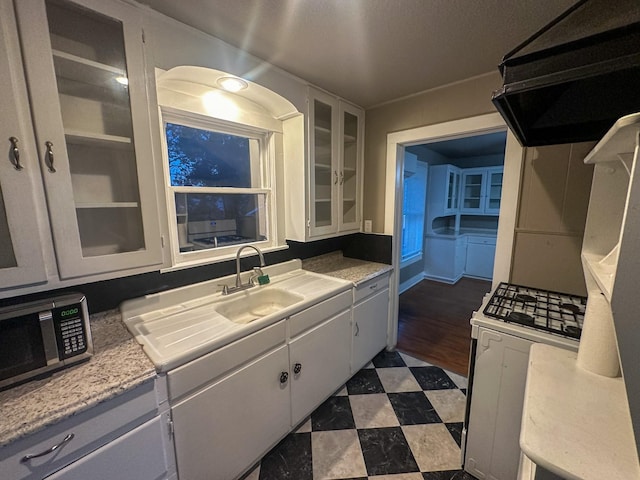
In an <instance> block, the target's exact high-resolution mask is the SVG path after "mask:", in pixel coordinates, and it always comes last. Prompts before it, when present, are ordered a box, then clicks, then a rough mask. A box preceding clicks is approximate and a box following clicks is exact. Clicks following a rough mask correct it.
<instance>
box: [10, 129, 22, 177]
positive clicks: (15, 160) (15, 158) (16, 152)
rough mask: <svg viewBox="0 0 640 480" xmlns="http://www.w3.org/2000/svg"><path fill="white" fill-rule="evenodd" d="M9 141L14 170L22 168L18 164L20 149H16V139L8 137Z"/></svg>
mask: <svg viewBox="0 0 640 480" xmlns="http://www.w3.org/2000/svg"><path fill="white" fill-rule="evenodd" d="M9 141H10V142H11V154H12V155H13V166H14V167H15V169H16V170H22V168H23V167H22V165H20V150H19V149H18V139H17V138H16V137H9Z"/></svg>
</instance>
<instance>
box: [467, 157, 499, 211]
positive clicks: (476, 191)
mask: <svg viewBox="0 0 640 480" xmlns="http://www.w3.org/2000/svg"><path fill="white" fill-rule="evenodd" d="M503 169H504V167H502V166H496V167H483V168H466V169H463V170H462V188H461V206H460V212H461V213H463V214H479V215H498V214H499V213H500V198H501V197H502V174H503Z"/></svg>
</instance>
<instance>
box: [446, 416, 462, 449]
mask: <svg viewBox="0 0 640 480" xmlns="http://www.w3.org/2000/svg"><path fill="white" fill-rule="evenodd" d="M445 425H446V426H447V430H449V433H450V434H451V436H452V437H453V439H454V440H455V441H456V443H457V444H458V446H460V443H461V442H462V425H463V423H462V422H460V423H446V424H445Z"/></svg>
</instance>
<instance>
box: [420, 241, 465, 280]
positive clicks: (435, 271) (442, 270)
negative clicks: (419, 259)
mask: <svg viewBox="0 0 640 480" xmlns="http://www.w3.org/2000/svg"><path fill="white" fill-rule="evenodd" d="M466 258H467V237H466V236H465V235H460V236H449V235H447V236H445V235H440V236H438V235H427V237H426V239H425V263H424V273H425V277H426V278H428V279H430V280H437V281H441V282H446V283H456V282H457V281H458V280H460V278H461V277H462V275H463V274H464V269H465V262H466Z"/></svg>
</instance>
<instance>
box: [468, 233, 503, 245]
mask: <svg viewBox="0 0 640 480" xmlns="http://www.w3.org/2000/svg"><path fill="white" fill-rule="evenodd" d="M467 243H473V244H474V245H495V244H496V237H484V236H475V235H469V236H468V237H467Z"/></svg>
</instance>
